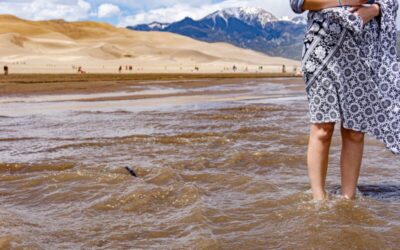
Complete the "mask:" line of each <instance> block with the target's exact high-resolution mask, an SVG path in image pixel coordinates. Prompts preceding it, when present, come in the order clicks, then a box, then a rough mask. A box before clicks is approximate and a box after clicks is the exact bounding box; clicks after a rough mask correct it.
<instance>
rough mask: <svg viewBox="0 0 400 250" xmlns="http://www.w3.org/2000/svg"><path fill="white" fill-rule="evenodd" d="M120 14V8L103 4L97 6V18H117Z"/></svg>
mask: <svg viewBox="0 0 400 250" xmlns="http://www.w3.org/2000/svg"><path fill="white" fill-rule="evenodd" d="M120 13H121V10H120V8H119V7H118V6H117V5H114V4H110V3H104V4H102V5H100V6H99V11H98V17H99V18H109V17H114V16H118V15H119V14H120Z"/></svg>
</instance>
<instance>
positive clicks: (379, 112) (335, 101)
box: [290, 0, 400, 201]
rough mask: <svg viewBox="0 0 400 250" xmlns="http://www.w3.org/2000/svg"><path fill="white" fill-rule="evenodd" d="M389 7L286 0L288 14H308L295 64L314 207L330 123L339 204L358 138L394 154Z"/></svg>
mask: <svg viewBox="0 0 400 250" xmlns="http://www.w3.org/2000/svg"><path fill="white" fill-rule="evenodd" d="M397 1H398V0H376V1H374V0H352V1H344V0H343V1H341V0H339V1H337V0H325V1H321V0H290V3H291V8H292V9H293V11H294V12H296V13H299V14H300V13H302V12H304V11H306V10H309V12H308V26H307V27H308V30H307V33H306V35H305V38H304V44H303V58H302V60H301V62H302V72H303V78H304V81H305V89H306V93H307V97H308V98H307V99H308V103H309V115H310V122H311V130H310V138H309V145H308V157H307V163H308V175H309V179H310V184H311V190H312V194H313V199H314V200H317V201H321V200H326V199H328V198H329V195H328V194H327V193H326V191H325V180H326V175H327V170H328V162H329V150H330V145H331V141H332V135H333V132H334V129H335V124H336V123H340V127H341V128H340V129H341V137H342V152H341V160H340V173H341V190H340V191H341V195H342V197H344V198H345V199H354V198H356V193H357V183H358V179H359V176H360V169H361V163H362V158H363V151H364V134H365V133H368V134H370V135H372V136H374V137H375V138H377V139H378V140H380V141H382V142H383V143H384V144H385V146H386V147H387V148H388V149H389V150H390V151H391V152H392V153H394V154H399V153H400V129H399V124H400V99H399V98H398V97H399V96H400V90H399V84H398V83H400V66H399V62H398V59H397V55H396V49H395V48H396V39H394V38H395V37H397V29H396V22H395V20H396V13H397V9H398V2H397ZM333 7H335V8H333ZM368 38H371V39H368ZM372 38H373V39H372ZM366 51H368V53H365V52H366Z"/></svg>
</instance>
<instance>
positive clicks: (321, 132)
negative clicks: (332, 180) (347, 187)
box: [307, 123, 335, 200]
mask: <svg viewBox="0 0 400 250" xmlns="http://www.w3.org/2000/svg"><path fill="white" fill-rule="evenodd" d="M334 129H335V124H334V123H322V124H312V125H311V131H310V140H309V143H308V155H307V165H308V176H309V178H310V184H311V189H312V192H313V198H314V200H324V199H326V198H327V197H326V192H325V180H326V174H327V171H328V160H329V149H330V146H331V141H332V135H333V131H334Z"/></svg>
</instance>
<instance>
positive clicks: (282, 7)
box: [0, 0, 399, 26]
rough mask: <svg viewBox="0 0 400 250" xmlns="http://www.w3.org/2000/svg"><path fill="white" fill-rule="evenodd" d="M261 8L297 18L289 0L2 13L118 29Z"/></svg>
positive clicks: (45, 7)
mask: <svg viewBox="0 0 400 250" xmlns="http://www.w3.org/2000/svg"><path fill="white" fill-rule="evenodd" d="M238 6H249V7H261V8H264V9H266V10H268V11H270V12H271V13H273V14H274V15H276V16H278V17H282V16H289V17H292V16H294V13H292V11H291V9H290V7H289V0H0V14H13V15H16V16H18V17H21V18H25V19H31V20H46V19H65V20H68V21H77V20H95V21H105V22H109V23H112V24H114V25H117V26H127V25H135V24H139V23H148V22H152V21H160V22H172V21H177V20H180V19H183V18H184V17H186V16H190V17H192V18H194V19H198V18H201V17H203V16H205V15H207V14H209V13H211V12H213V11H216V10H218V9H221V8H227V7H238ZM398 23H399V22H398Z"/></svg>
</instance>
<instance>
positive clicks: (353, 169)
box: [340, 125, 364, 199]
mask: <svg viewBox="0 0 400 250" xmlns="http://www.w3.org/2000/svg"><path fill="white" fill-rule="evenodd" d="M341 131H342V155H341V159H340V173H341V177H342V178H341V179H342V181H341V182H342V188H341V190H342V195H343V196H344V197H345V198H347V199H354V198H355V193H356V187H357V182H358V177H359V176H360V168H361V162H362V157H363V152H364V134H363V133H361V132H357V131H353V130H349V129H346V128H344V127H343V125H342V128H341Z"/></svg>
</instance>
